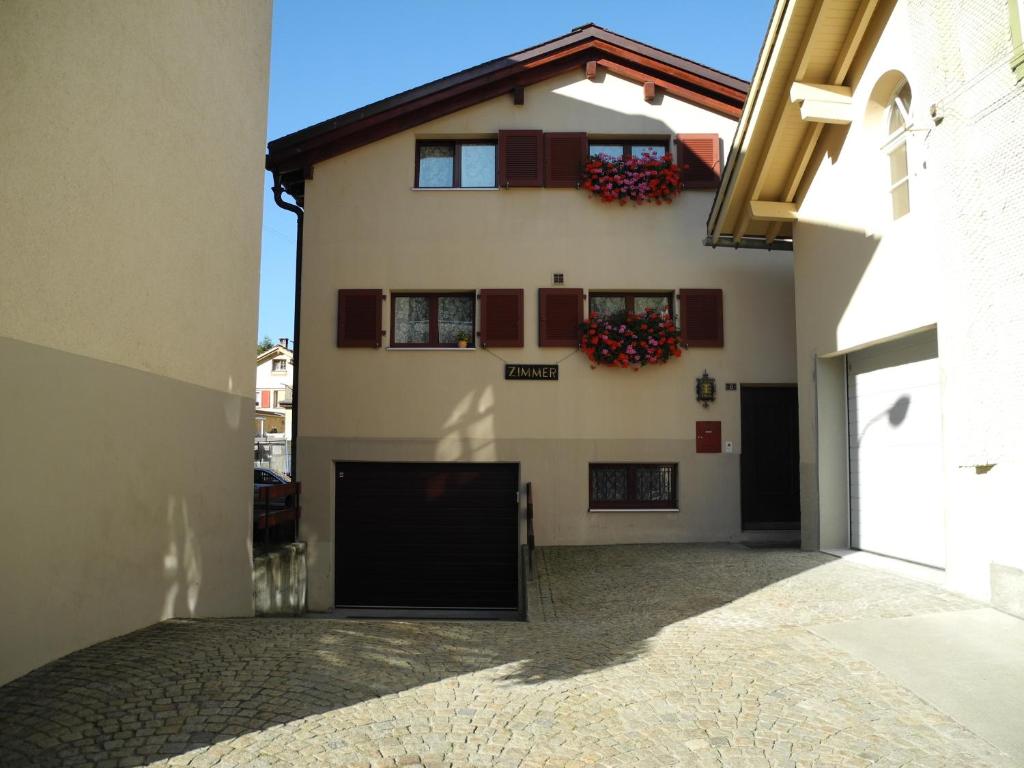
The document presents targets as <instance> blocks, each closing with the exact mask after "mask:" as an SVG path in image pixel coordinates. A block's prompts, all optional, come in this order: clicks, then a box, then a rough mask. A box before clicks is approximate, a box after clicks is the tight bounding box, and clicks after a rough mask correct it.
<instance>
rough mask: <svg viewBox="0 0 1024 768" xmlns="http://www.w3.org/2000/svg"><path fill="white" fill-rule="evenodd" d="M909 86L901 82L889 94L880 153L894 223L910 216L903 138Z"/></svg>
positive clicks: (907, 119)
mask: <svg viewBox="0 0 1024 768" xmlns="http://www.w3.org/2000/svg"><path fill="white" fill-rule="evenodd" d="M910 102H911V92H910V83H908V82H906V81H905V80H904V81H903V82H902V83H901V84H900V86H899V87H898V88H897V89H896V91H895V93H893V96H892V99H890V101H889V105H888V107H887V109H886V120H885V126H886V130H887V131H888V134H887V137H886V140H885V144H884V145H883V146H882V151H883V152H885V154H886V156H887V157H888V159H889V197H890V198H891V200H892V218H893V220H894V221H895V220H896V219H898V218H900V217H901V216H905V215H906V214H908V213H910V162H909V160H908V158H907V136H908V134H909V131H910V126H911V118H910Z"/></svg>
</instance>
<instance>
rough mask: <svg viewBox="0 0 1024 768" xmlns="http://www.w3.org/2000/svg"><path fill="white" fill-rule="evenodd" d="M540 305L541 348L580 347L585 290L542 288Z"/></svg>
mask: <svg viewBox="0 0 1024 768" xmlns="http://www.w3.org/2000/svg"><path fill="white" fill-rule="evenodd" d="M539 304H540V339H539V342H538V343H539V344H540V346H542V347H578V346H579V344H580V323H582V322H583V289H582V288H541V289H540V301H539Z"/></svg>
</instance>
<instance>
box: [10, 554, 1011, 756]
mask: <svg viewBox="0 0 1024 768" xmlns="http://www.w3.org/2000/svg"><path fill="white" fill-rule="evenodd" d="M536 572H537V579H536V580H535V581H533V582H532V583H531V584H530V592H531V599H530V608H531V621H530V622H529V623H498V622H408V621H393V622H388V621H341V620H332V619H320V618H309V619H275V620H271V619H244V620H243V619H238V620H205V621H174V622H166V623H164V624H161V625H158V626H155V627H152V628H150V629H146V630H143V631H140V632H136V633H134V634H132V635H129V636H127V637H123V638H120V639H117V640H114V641H111V642H107V643H103V644H101V645H98V646H94V647H92V648H89V649H86V650H84V651H81V652H79V653H76V654H73V655H72V656H69V657H67V658H65V659H62V660H60V661H58V662H56V663H53V664H50V665H48V666H46V667H44V668H42V669H40V670H37V671H35V672H33V673H31V674H29V675H27V676H25V677H23V678H21V679H19V680H16V681H15V682H13V683H11V684H9V685H7V686H5V687H2V688H0V765H3V766H19V765H46V766H51V765H52V766H76V765H97V766H108V765H109V766H120V765H191V766H212V765H218V766H250V767H254V766H284V765H303V766H305V765H331V766H395V765H403V766H404V765H423V766H474V765H483V766H492V765H493V766H577V765H579V766H583V765H607V766H652V767H661V766H676V765H694V766H718V765H725V766H769V765H771V766H830V765H835V766H852V767H856V766H868V765H874V766H904V765H920V766H956V767H958V768H959V767H966V766H970V767H971V768H983V767H984V766H996V765H999V766H1009V765H1011V764H1012V762H1011V760H1010V758H1008V757H1007V756H1006V755H1003V754H1002V753H1000V752H999V751H998V750H997V749H995V748H994V747H992V746H991V745H990V744H989V743H988V742H986V741H984V740H983V739H981V738H980V737H978V736H976V735H975V734H974V733H972V732H971V731H969V730H967V729H966V728H964V727H963V726H961V725H959V724H958V723H957V722H955V721H954V720H952V719H950V718H949V717H947V716H946V715H944V714H942V713H941V712H939V711H938V710H936V709H934V708H933V707H931V706H930V705H928V704H927V703H925V702H924V701H922V700H921V699H920V698H918V697H917V696H915V695H914V694H913V693H911V692H910V691H908V690H906V689H905V688H902V687H901V686H899V685H897V684H896V683H894V682H892V681H890V680H889V679H888V678H886V677H885V676H883V675H882V674H881V673H880V672H878V671H877V670H876V669H875V668H874V667H872V666H870V665H869V664H867V663H865V662H862V661H858V660H857V659H855V658H853V657H851V656H849V655H847V654H845V653H844V652H842V651H840V650H839V649H838V648H836V647H835V646H833V645H832V644H830V643H829V642H828V641H826V640H825V639H823V638H821V637H820V636H818V635H816V634H815V633H813V632H812V631H811V630H810V628H811V627H813V626H815V625H822V624H829V623H833V622H843V621H850V620H854V619H862V618H874V617H877V618H882V617H902V616H913V615H918V614H925V613H937V612H949V611H959V610H965V609H970V608H975V607H977V606H976V604H974V603H971V602H969V601H967V600H965V599H962V598H960V597H958V596H956V595H953V594H950V593H948V592H944V591H942V590H940V589H938V588H936V587H933V586H930V585H927V584H923V583H918V582H914V581H909V580H906V579H903V578H901V577H899V576H895V575H891V574H888V573H885V572H882V571H878V570H874V569H871V568H867V567H864V566H860V565H855V564H851V563H848V562H845V561H842V560H835V559H832V558H830V557H828V556H826V555H821V554H816V553H806V552H798V551H795V550H748V549H745V548H742V547H728V546H684V545H679V546H674V545H651V546H646V545H644V546H621V547H578V548H552V549H545V550H540V551H538V553H537V562H536Z"/></svg>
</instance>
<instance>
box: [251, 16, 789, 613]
mask: <svg viewBox="0 0 1024 768" xmlns="http://www.w3.org/2000/svg"><path fill="white" fill-rule="evenodd" d="M567 51H568V53H566V52H567ZM557 56H567V57H568V58H567V59H566V60H565V61H563V62H562V65H561V66H560V67H559V68H558V69H557V70H554V71H552V72H550V73H547V72H544V73H543V74H534V75H530V70H529V69H528V67H529V66H532V64H531V62H534V61H539V60H541V59H543V60H544V61H547V60H549V59H551V58H552V57H557ZM627 56H631V57H632V58H628V59H627V58H626V57H627ZM659 56H660V57H666V56H667V57H669V58H668V59H665V58H660V59H658V58H657V57H659ZM599 60H604V61H610V62H611V64H610V65H606V64H602V63H600V61H599ZM505 61H513V62H516V63H517V65H518V66H519V67H520V68H519V69H518V70H516V71H518V72H519V73H520V75H521V76H522V78H526V77H527V76H529V77H530V78H532V80H531V79H520V80H518V81H508V80H506V81H503V82H502V84H501V85H500V86H497V87H496V88H495V93H494V95H493V96H490V97H480V98H478V99H477V100H476V101H474V102H473V103H470V104H449V103H448V102H442V103H441V105H435V106H434V107H429V106H426V107H425V106H422V103H421V102H417V104H419V106H417V107H416V109H418V110H420V111H419V112H414V113H412V114H410V113H408V112H405V113H402V112H398V111H397V110H398V109H399V108H400V107H398V106H396V107H394V108H393V111H392V112H386V113H385V115H386V116H387V115H394V114H397V115H398V118H392V119H393V120H394V121H396V122H394V123H392V124H389V125H386V126H384V127H381V126H380V125H377V126H376V127H375V128H374V130H376V131H377V133H375V134H367V136H368V138H367V137H362V136H357V137H356V138H351V137H349V138H345V137H344V136H341V135H338V134H333V135H332V138H331V139H330V140H331V141H333V142H334V144H332V145H328V146H325V147H324V148H320V149H318V148H316V146H317V145H316V144H315V141H316V140H317V139H316V137H315V135H314V136H313V138H308V137H307V136H306V135H296V136H295V137H285V138H284V139H281V140H279V141H277V142H272V143H271V146H270V155H269V163H268V166H269V167H270V168H271V170H274V171H276V172H277V173H278V174H279V177H280V178H282V179H283V180H284V182H285V184H286V185H287V186H288V187H289V191H291V192H292V193H293V194H295V195H296V196H297V197H299V199H301V200H302V202H303V205H304V214H303V254H302V278H301V279H302V286H301V287H302V302H301V329H302V335H301V339H300V341H299V344H298V347H299V355H300V359H299V369H300V374H301V376H300V378H299V383H298V402H299V433H298V456H299V459H298V462H299V472H298V474H299V478H298V479H300V480H301V481H302V483H303V510H304V511H303V514H304V517H303V523H302V538H304V539H305V540H306V541H307V542H308V552H309V603H310V606H311V608H313V609H314V610H326V609H329V608H331V607H332V606H335V605H338V604H339V603H340V602H342V598H341V597H340V595H339V593H338V590H339V589H341V588H343V587H344V584H342V583H341V581H342V578H341V577H340V576H339V573H338V569H339V557H340V556H339V554H338V553H339V551H342V550H341V549H340V547H342V546H343V543H344V541H343V540H344V539H345V538H346V537H348V536H349V535H350V530H349V529H347V528H346V522H345V521H346V518H345V514H346V511H345V503H344V502H343V500H342V499H340V498H339V497H338V495H337V494H338V493H340V491H339V490H338V489H339V488H341V486H340V485H339V483H340V482H343V480H342V479H339V478H342V477H343V475H345V473H346V472H348V473H349V476H351V473H352V472H353V471H355V469H354V468H352V467H349V468H348V469H346V468H345V467H343V466H341V465H339V464H338V462H373V463H378V464H385V463H386V464H391V465H397V464H404V465H408V464H415V463H422V464H427V463H435V464H443V465H446V466H448V465H465V464H471V465H473V464H501V463H506V464H510V465H514V466H515V467H516V468H517V480H516V489H517V490H518V491H520V494H519V497H518V501H517V502H516V505H517V507H516V508H517V512H516V517H517V521H516V530H517V531H518V534H517V535H518V541H519V542H520V543H525V542H526V522H525V519H526V504H527V499H526V494H525V488H526V483H530V485H531V490H532V501H533V509H534V520H533V522H534V525H533V527H534V530H535V535H536V542H537V544H543V545H557V544H568V545H576V544H610V543H634V542H686V541H727V540H732V541H737V540H740V539H741V538H743V537H744V536H745V535H751V536H757V535H761V534H763V531H761V532H755V533H752V534H745V533H744V531H743V524H742V520H741V502H740V474H741V468H740V463H741V455H742V453H743V450H744V446H743V444H742V442H741V408H740V390H739V389H728V390H727V389H726V387H725V385H726V384H727V383H734V384H737V385H751V384H772V385H786V384H792V383H794V382H795V380H796V359H795V347H794V317H793V281H792V262H791V259H790V257H789V256H788V255H786V254H771V255H770V256H768V255H765V254H750V253H748V252H744V251H737V252H727V253H723V252H721V251H717V252H716V251H713V250H712V249H711V248H707V247H704V246H702V245H701V238H702V235H703V223H704V219H705V217H706V215H707V211H708V208H709V206H710V204H711V201H712V200H713V198H714V191H713V190H712V189H702V188H696V186H695V187H694V188H691V189H686V190H684V191H683V192H682V194H681V196H680V197H679V198H678V199H677V200H676V201H674V202H673V203H672V204H671V205H669V206H660V207H659V206H654V205H647V206H634V205H626V206H619V205H617V204H611V205H610V204H605V203H602V202H600V201H598V200H596V199H593V198H592V197H591V196H590V195H588V193H587V192H586V191H584V190H580V189H576V188H574V187H575V185H572V188H551V187H550V186H538V187H528V188H515V187H512V188H506V186H505V185H504V184H503V183H502V179H501V173H500V169H499V173H498V178H497V179H496V180H495V181H491V183H490V184H489V188H484V189H465V188H462V189H460V188H424V187H423V185H422V184H419V183H418V182H419V181H420V180H419V178H418V177H417V158H418V157H422V155H417V152H418V147H419V146H421V145H425V144H426V143H428V142H438V143H444V142H452V143H454V142H456V141H459V142H461V141H466V142H472V141H478V142H479V141H484V142H486V141H495V139H496V136H497V134H498V133H499V131H505V130H527V129H536V130H540V131H543V132H545V133H549V132H550V133H552V134H563V133H567V132H578V133H579V132H582V133H585V134H587V139H588V140H589V142H590V144H589V150H588V151H591V152H596V151H597V148H598V147H599V146H607V145H616V146H620V147H621V145H622V144H623V143H624V142H626V143H628V142H629V141H633V142H634V143H636V144H644V143H650V144H659V143H660V142H664V145H663V146H664V148H665V149H667V150H668V151H669V152H670V153H671V154H672V155H673V157H675V156H676V150H677V137H678V136H680V135H688V134H698V135H705V136H706V135H715V136H717V139H716V142H717V141H721V142H724V144H725V145H728V143H729V142H731V140H732V136H733V133H734V130H735V125H736V122H735V117H736V115H737V114H738V112H739V105H740V104H742V99H743V96H744V95H745V90H746V84H745V83H744V82H743V81H738V80H736V79H735V78H729V77H727V76H723V75H721V73H714V72H712V71H709V70H706V68H702V67H700V66H699V65H696V64H694V63H693V62H686V61H685V60H682V59H678V58H677V57H672V56H671V55H669V54H664V52H657V51H653V49H649V48H646V46H642V44H639V43H636V42H635V41H628V40H625V39H623V38H619V37H618V36H616V35H614V34H612V33H609V32H607V31H605V30H601V29H600V28H596V27H587V28H583V29H582V30H576V31H574V33H573V34H571V35H569V36H566V37H565V38H560V39H558V40H556V41H552V42H550V43H547V44H544V45H542V46H539V47H538V49H533V50H531V51H527V52H522V53H521V54H514V55H513V56H512V57H508V58H507V59H506V60H505ZM591 61H593V62H594V64H593V65H592V66H591V65H590V64H589V62H591ZM622 61H628V62H629V64H630V66H629V67H625V65H624V64H622V63H621V62H622ZM641 62H642V63H641ZM659 62H660V63H659ZM493 64H494V63H492V65H493ZM487 66H491V65H482V67H481V68H476V71H474V70H470V71H469V72H468V74H467V73H462V74H461V75H459V76H454V77H455V78H456V81H455V82H453V83H451V84H447V85H445V86H444V87H445V88H448V89H449V90H450V89H452V88H458V87H462V88H466V87H468V85H467V83H469V84H472V83H473V82H475V81H474V80H472V78H473V77H474V76H478V75H479V72H478V71H479V70H481V69H484V70H485V71H484V72H483V73H482V74H483V75H489V76H491V77H493V76H494V75H493V72H490V71H487V70H486V69H485V68H486V67H487ZM543 66H547V64H544V65H543ZM640 67H646V69H645V70H644V72H642V73H640V75H641V76H639V77H638V73H637V71H636V69H637V68H640ZM659 68H660V69H659ZM630 70H632V71H630ZM524 72H525V73H526V75H523V73H524ZM678 72H682V73H683V74H686V76H687V77H689V78H690V80H688V81H682V80H680V81H678V82H686V83H687V84H688V87H689V88H692V89H693V90H689V91H687V90H685V89H684V88H682V87H677V86H675V85H674V83H675V82H677V81H672V80H670V77H671V76H673V75H672V73H678ZM459 77H464V79H463V80H458V78H459ZM681 77H682V75H680V78H681ZM698 80H700V82H702V83H704V85H703V86H701V87H700V88H698V87H697V86H696V85H694V83H697V82H698ZM655 81H657V83H656V84H655V86H654V88H651V87H650V86H648V88H649V89H650V90H649V92H647V93H645V82H650V83H655ZM517 83H519V85H517ZM716 89H718V90H716ZM720 91H721V92H726V91H727V92H729V93H731V94H733V95H732V96H729V97H727V96H725V95H722V93H721V92H720ZM652 92H653V93H652ZM410 93H411V94H413V95H414V96H415V95H417V92H416V91H414V92H410ZM445 93H446V91H444V90H442V91H441V96H444V94H445ZM406 97H407V95H406V94H403V95H400V96H399V97H395V99H398V100H399V101H401V99H404V98H406ZM388 106H390V105H389V104H388V103H383V105H382V106H380V107H378V105H373V106H372V107H371V108H368V109H370V110H372V109H374V108H378V109H386V108H387V107H388ZM401 109H410V108H409V107H401ZM430 109H434V110H435V112H434V113H431V111H430ZM437 112H443V114H440V115H438V116H437V117H433V118H429V117H425V116H429V115H431V114H436V113H437ZM403 115H404V117H403ZM346 119H347V116H342V117H341V118H338V119H336V120H335V121H331V122H332V125H337V124H339V123H340V124H344V123H345V121H346ZM402 119H407V120H409V121H410V122H412V123H414V124H410V125H408V126H407V127H403V125H404V124H403V123H401V120H402ZM391 126H393V127H391ZM315 130H316V127H314V129H308V131H312V132H314V134H315ZM324 130H327V129H326V128H325V129H324ZM331 130H334V129H333V128H332V129H331ZM300 134H301V132H300ZM381 134H383V135H381ZM320 141H322V142H326V141H327V139H321V140H320ZM346 141H348V142H350V148H345V147H346V144H345V142H346ZM303 142H305V143H303ZM356 143H358V146H354V145H355V144H356ZM659 146H660V144H659ZM338 148H341V151H338ZM716 149H717V148H716ZM318 153H319V154H318ZM296 158H298V159H296ZM464 162H466V161H464ZM499 163H500V160H499ZM292 168H295V169H296V170H290V169H292ZM425 168H426V166H424V165H421V166H420V173H421V174H425V173H426V171H425V170H424V169H425ZM716 170H720V169H716ZM289 173H290V174H291V176H289ZM463 173H465V171H464V172H463ZM556 287H557V288H561V289H565V288H577V289H581V290H582V291H583V292H584V294H586V296H587V297H588V298H587V299H585V303H586V305H587V306H588V307H590V308H592V307H593V306H594V305H593V304H592V302H593V301H594V299H595V298H596V297H597V296H598V295H599V294H601V293H602V292H605V293H611V294H619V295H624V294H632V293H643V292H652V293H659V294H662V295H664V296H665V297H667V298H666V303H667V304H671V307H672V313H673V316H674V317H675V318H677V319H678V318H679V317H680V312H681V310H682V307H681V306H680V299H679V298H678V296H677V294H678V292H679V291H680V290H681V289H717V290H720V291H721V296H722V297H723V298H722V302H723V303H722V311H723V318H724V322H723V326H724V343H722V344H721V345H718V346H715V347H710V348H706V347H701V348H698V347H696V346H694V347H692V348H691V349H689V350H687V351H685V352H684V353H683V354H682V357H681V358H679V359H673V360H671V361H669V362H668V363H667V364H665V365H659V366H649V367H646V368H643V369H641V370H639V371H638V372H634V371H632V370H628V369H610V368H607V367H604V366H601V367H598V368H597V369H592V367H591V365H590V363H589V361H588V360H587V358H586V357H585V356H584V355H583V354H582V353H581V352H579V351H578V350H577V343H576V342H575V341H571V342H570V343H569V345H568V346H557V347H551V346H546V345H544V344H543V343H542V342H543V339H542V336H543V332H542V330H541V322H542V321H541V315H542V314H543V313H544V310H543V308H542V307H541V306H540V303H541V302H542V301H544V298H543V296H542V289H545V290H546V289H550V288H556ZM339 289H343V290H368V291H371V292H374V293H375V295H377V297H378V298H377V304H378V305H379V307H380V318H379V319H376V320H373V321H372V322H377V323H379V325H378V326H373V327H374V328H379V329H380V331H381V336H380V342H379V345H377V344H373V341H372V338H373V337H372V334H371V337H370V339H371V341H370V345H369V346H367V347H363V348H353V347H348V346H339V344H338V335H339V332H340V331H339V324H343V323H344V316H343V315H344V311H343V310H341V309H339ZM488 289H506V290H512V291H517V290H520V291H521V292H522V300H521V305H520V312H521V314H520V322H521V325H520V326H519V332H520V334H521V339H522V341H521V344H519V345H512V346H508V345H497V344H496V345H487V344H486V343H485V340H484V339H483V338H482V337H481V336H478V335H477V334H478V333H479V332H480V331H481V330H482V328H483V319H482V316H481V310H480V302H481V298H480V296H479V295H478V294H480V293H481V291H486V290H488ZM417 293H418V294H435V295H444V294H467V295H468V296H471V297H472V302H471V303H470V305H471V306H475V307H476V309H475V311H474V312H473V313H472V316H471V317H470V318H469V319H468V320H467V321H466V322H467V323H471V324H472V325H471V327H470V331H471V333H470V334H469V335H470V337H471V340H470V344H469V347H468V348H467V349H458V348H456V347H454V346H452V345H450V344H449V345H448V346H443V345H437V344H435V345H434V346H435V348H424V347H423V346H421V347H418V348H417V347H403V346H401V345H400V343H399V342H400V341H401V339H400V338H398V337H396V336H395V335H394V334H395V333H396V328H397V325H396V323H395V321H394V320H393V316H394V315H395V312H399V313H400V312H401V311H402V310H401V307H402V306H405V305H403V304H401V302H406V301H408V300H409V299H408V295H409V294H417ZM426 301H427V299H424V305H426ZM396 307H398V309H396ZM398 332H399V333H401V329H400V328H398ZM373 333H376V331H373ZM424 333H426V331H424ZM424 338H426V336H424ZM438 346H441V348H436V347H438ZM506 364H543V365H547V366H557V376H558V378H557V380H542V381H520V380H507V379H506V378H505V366H506ZM705 369H706V370H707V371H708V373H709V375H710V376H713V377H714V378H715V379H716V380H717V386H718V390H719V391H718V393H717V399H716V400H715V401H714V402H713V403H711V404H710V406H709V407H706V408H705V407H702V406H701V404H700V403H698V402H697V400H696V397H695V381H696V379H697V378H698V377H700V376H701V374H702V373H703V372H704V371H705ZM698 421H717V422H719V423H720V426H721V440H722V449H721V452H718V453H707V454H703V453H702V454H698V453H697V446H696V432H697V422H698ZM794 423H795V411H794ZM637 463H641V464H649V465H658V466H662V467H665V466H671V467H673V468H675V471H676V472H677V479H676V488H675V494H674V495H673V499H672V501H673V502H674V503H672V504H670V505H669V504H666V505H663V506H670V507H671V509H659V510H652V509H634V510H632V511H607V510H604V511H597V510H595V509H594V508H593V503H594V498H593V487H592V484H593V481H594V476H593V475H592V474H591V472H592V468H593V467H594V466H595V465H599V464H637ZM630 478H631V479H630V482H633V480H632V475H630ZM367 524H368V525H369V524H371V523H367Z"/></svg>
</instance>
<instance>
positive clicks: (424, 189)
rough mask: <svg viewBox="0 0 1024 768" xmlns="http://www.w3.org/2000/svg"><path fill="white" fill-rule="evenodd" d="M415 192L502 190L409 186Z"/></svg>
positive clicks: (498, 190) (494, 188) (497, 190)
mask: <svg viewBox="0 0 1024 768" xmlns="http://www.w3.org/2000/svg"><path fill="white" fill-rule="evenodd" d="M409 189H411V190H412V191H413V192H500V191H501V190H500V189H499V188H498V187H409Z"/></svg>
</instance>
